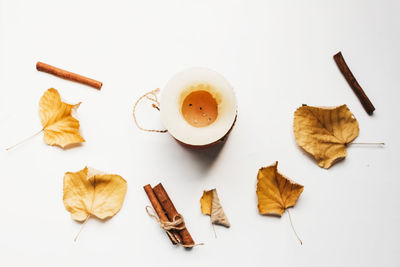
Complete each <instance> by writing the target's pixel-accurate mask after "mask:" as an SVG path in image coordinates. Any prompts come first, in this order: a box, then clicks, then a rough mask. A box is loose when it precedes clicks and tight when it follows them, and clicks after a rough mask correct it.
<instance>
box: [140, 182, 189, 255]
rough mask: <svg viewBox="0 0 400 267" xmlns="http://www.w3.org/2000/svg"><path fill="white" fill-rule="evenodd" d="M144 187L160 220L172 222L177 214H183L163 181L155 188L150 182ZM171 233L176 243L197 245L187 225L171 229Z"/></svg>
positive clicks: (172, 240)
mask: <svg viewBox="0 0 400 267" xmlns="http://www.w3.org/2000/svg"><path fill="white" fill-rule="evenodd" d="M143 188H144V191H145V192H146V194H147V197H148V198H149V200H150V202H151V205H152V206H153V208H154V210H155V212H156V213H157V215H158V218H159V219H160V221H162V222H172V221H174V220H175V218H176V217H177V216H181V215H180V214H179V213H178V211H177V210H176V208H175V206H174V204H173V203H172V201H171V199H170V198H169V196H168V194H167V191H165V189H164V186H163V185H162V184H161V183H159V184H158V185H156V186H155V187H153V188H152V187H151V185H149V184H148V185H145V186H144V187H143ZM182 226H184V223H182ZM171 233H172V235H173V236H174V238H170V239H171V242H172V243H173V244H174V245H175V244H177V243H181V244H183V245H184V246H186V247H190V246H194V245H195V244H194V241H193V238H192V236H191V235H190V233H189V231H188V230H187V228H186V227H183V229H174V230H171Z"/></svg>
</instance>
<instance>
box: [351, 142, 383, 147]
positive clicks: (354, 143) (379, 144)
mask: <svg viewBox="0 0 400 267" xmlns="http://www.w3.org/2000/svg"><path fill="white" fill-rule="evenodd" d="M349 145H372V146H384V145H385V143H383V142H382V143H374V142H372V143H370V142H361V143H358V142H351V143H349Z"/></svg>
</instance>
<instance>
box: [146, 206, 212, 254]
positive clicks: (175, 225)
mask: <svg viewBox="0 0 400 267" xmlns="http://www.w3.org/2000/svg"><path fill="white" fill-rule="evenodd" d="M146 212H147V214H148V215H149V216H150V217H152V218H154V219H155V220H156V221H157V223H158V224H159V226H160V227H161V228H162V229H164V230H165V232H167V234H168V236H169V237H170V238H171V240H172V241H173V242H174V243H175V244H178V245H180V246H182V247H184V248H193V247H196V246H201V245H204V243H198V244H194V245H185V244H183V243H182V240H178V239H177V238H176V237H175V235H174V234H173V233H172V232H171V231H172V230H183V229H185V228H186V225H185V220H184V219H183V216H182V215H181V214H178V215H175V216H174V218H173V219H172V221H171V222H170V221H163V220H160V219H159V218H158V217H157V216H156V215H155V214H156V212H155V211H154V209H153V207H150V206H146Z"/></svg>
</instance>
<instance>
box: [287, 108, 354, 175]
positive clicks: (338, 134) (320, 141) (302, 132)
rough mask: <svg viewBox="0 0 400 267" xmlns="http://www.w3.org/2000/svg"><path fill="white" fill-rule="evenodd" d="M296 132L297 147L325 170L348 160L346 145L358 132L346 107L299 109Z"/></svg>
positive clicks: (295, 116) (296, 117) (296, 113)
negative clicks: (308, 154)
mask: <svg viewBox="0 0 400 267" xmlns="http://www.w3.org/2000/svg"><path fill="white" fill-rule="evenodd" d="M293 129H294V135H295V138H296V142H297V144H298V145H299V146H300V147H301V148H303V149H304V150H305V151H306V152H308V153H310V154H311V155H312V156H313V157H314V158H315V160H316V161H317V162H318V165H319V166H320V167H322V168H325V169H328V168H329V167H331V166H332V165H333V164H334V163H335V162H337V161H338V160H340V159H342V158H344V157H346V155H347V152H346V146H347V145H348V144H349V143H351V142H352V141H353V140H354V139H355V138H356V137H357V136H358V133H359V127H358V122H357V120H356V118H355V117H354V115H353V114H352V113H351V111H350V110H349V109H348V107H347V106H346V105H342V106H338V107H334V108H320V107H311V106H302V107H299V108H298V109H297V110H296V112H295V113H294V122H293Z"/></svg>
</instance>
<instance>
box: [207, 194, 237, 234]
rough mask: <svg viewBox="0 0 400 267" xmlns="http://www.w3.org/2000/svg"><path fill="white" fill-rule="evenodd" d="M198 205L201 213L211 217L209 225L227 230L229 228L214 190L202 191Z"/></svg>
mask: <svg viewBox="0 0 400 267" xmlns="http://www.w3.org/2000/svg"><path fill="white" fill-rule="evenodd" d="M200 204H201V213H203V214H206V215H211V223H213V224H219V225H223V226H225V227H228V228H229V227H230V226H231V224H230V223H229V220H228V218H227V217H226V215H225V212H224V210H223V208H222V205H221V203H220V201H219V198H218V194H217V190H216V189H212V190H209V191H203V196H202V197H201V199H200Z"/></svg>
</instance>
